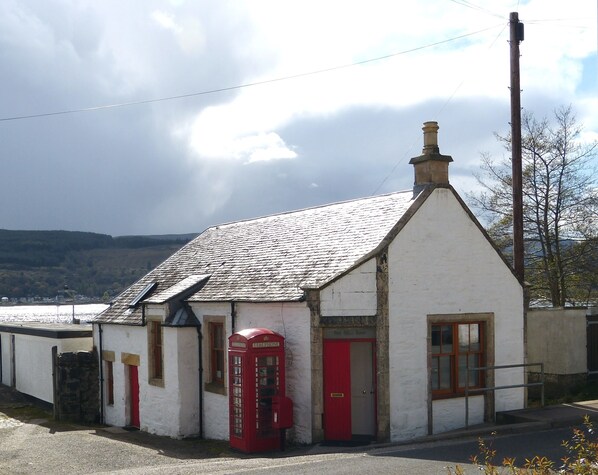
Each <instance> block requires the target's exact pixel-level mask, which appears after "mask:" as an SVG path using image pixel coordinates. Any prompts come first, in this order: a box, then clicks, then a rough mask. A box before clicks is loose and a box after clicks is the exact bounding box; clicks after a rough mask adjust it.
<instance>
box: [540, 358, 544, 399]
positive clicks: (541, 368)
mask: <svg viewBox="0 0 598 475" xmlns="http://www.w3.org/2000/svg"><path fill="white" fill-rule="evenodd" d="M540 373H541V378H542V379H541V381H542V390H541V394H542V399H541V402H540V404H541V405H542V407H544V363H540Z"/></svg>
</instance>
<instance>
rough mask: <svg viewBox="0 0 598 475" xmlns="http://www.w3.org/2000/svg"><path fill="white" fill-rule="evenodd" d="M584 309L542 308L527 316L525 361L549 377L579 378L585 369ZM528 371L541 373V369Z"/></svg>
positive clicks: (586, 366)
mask: <svg viewBox="0 0 598 475" xmlns="http://www.w3.org/2000/svg"><path fill="white" fill-rule="evenodd" d="M586 313H587V311H586V309H585V308H575V309H574V308H542V309H533V310H530V311H529V312H528V313H527V345H528V346H527V359H528V361H529V362H530V363H544V372H545V373H549V374H560V375H565V374H580V373H585V372H586V371H587V368H588V364H587V363H588V360H587V356H588V355H587V348H586V344H587V341H586V340H587V336H586ZM529 371H532V372H540V367H539V366H535V367H530V368H529Z"/></svg>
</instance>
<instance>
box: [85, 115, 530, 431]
mask: <svg viewBox="0 0 598 475" xmlns="http://www.w3.org/2000/svg"><path fill="white" fill-rule="evenodd" d="M437 130H438V126H437V124H436V123H435V122H427V123H425V124H424V149H423V153H422V155H421V156H419V157H416V158H414V159H412V160H411V162H410V163H411V164H413V165H414V169H415V186H414V189H413V190H409V191H403V192H397V193H390V194H386V195H381V196H373V197H368V198H363V199H357V200H352V201H346V202H341V203H334V204H331V205H327V206H320V207H315V208H310V209H304V210H300V211H294V212H289V213H283V214H278V215H273V216H267V217H262V218H257V219H252V220H247V221H240V222H235V223H229V224H223V225H220V226H214V227H211V228H209V229H207V230H206V231H204V232H203V233H202V234H201V235H199V236H198V237H197V238H196V239H194V240H193V241H191V242H190V243H189V244H187V245H186V246H185V247H183V248H182V249H181V250H180V251H178V252H177V253H175V254H174V255H173V256H172V257H170V258H169V259H167V260H166V261H165V262H164V263H162V264H161V265H159V266H158V267H157V268H156V269H154V270H153V271H151V272H150V273H148V274H147V275H146V276H145V277H143V278H142V279H141V280H139V281H138V282H136V283H135V284H133V285H132V286H131V287H130V288H129V289H127V290H126V291H125V292H123V293H122V294H121V295H119V296H118V297H117V298H116V299H115V301H114V302H113V303H112V305H111V306H110V307H109V308H108V309H107V310H106V311H105V312H103V313H102V314H101V315H99V317H98V318H97V319H96V320H95V322H94V343H95V345H96V346H97V347H98V349H99V350H100V354H101V358H102V364H101V369H102V371H101V373H102V374H101V379H102V385H101V387H102V393H101V406H102V417H103V420H104V421H105V422H106V423H107V424H111V425H118V426H125V425H132V426H136V427H139V428H141V430H145V431H149V432H152V433H156V434H162V435H168V436H173V437H184V436H192V435H199V436H203V437H206V438H214V439H227V438H228V435H229V410H228V408H229V387H228V377H227V371H228V369H227V366H228V362H227V347H226V345H227V337H228V336H230V335H231V334H232V333H234V332H237V331H240V330H243V329H247V328H255V327H263V328H269V329H271V330H274V331H276V332H278V333H280V334H282V335H283V336H284V337H285V338H286V366H287V396H289V397H290V398H291V399H292V400H293V402H294V421H295V424H294V427H293V428H292V429H291V430H290V431H289V432H288V435H289V436H290V437H291V438H292V439H294V440H295V441H297V442H303V443H312V442H317V441H321V440H325V439H330V440H347V439H351V438H357V437H366V438H371V439H376V440H378V441H384V440H392V441H399V440H407V439H411V438H414V437H419V436H424V435H427V434H432V433H439V432H443V431H448V430H451V429H455V428H459V427H463V426H464V425H465V423H466V410H465V408H466V402H465V398H464V395H465V387H466V385H467V384H469V388H470V389H471V390H472V391H473V389H475V388H488V387H496V386H513V385H519V384H523V382H524V370H523V368H509V369H502V370H497V371H491V370H487V371H482V370H472V369H471V368H479V367H487V366H497V365H516V364H521V363H523V362H524V347H523V329H524V328H523V314H524V303H523V288H522V285H521V283H520V282H519V281H518V280H517V278H516V277H515V275H514V273H513V271H512V269H511V267H510V266H509V264H508V263H507V262H506V261H505V260H504V258H503V256H502V255H501V254H500V253H499V251H498V250H497V249H496V248H495V246H494V245H493V244H492V242H491V240H490V239H489V237H488V235H487V234H486V233H485V231H484V230H483V228H482V226H481V225H480V224H479V223H478V221H477V220H476V219H475V217H474V216H473V214H472V213H471V212H470V210H469V209H468V208H467V206H466V205H465V203H464V202H463V200H462V199H461V198H460V197H459V195H458V194H457V193H456V191H455V190H454V189H453V188H452V186H451V185H450V184H449V183H448V164H449V162H451V161H452V158H451V157H449V156H446V155H441V154H440V153H439V149H438V145H437ZM468 368H469V370H467V369H468ZM523 405H524V390H523V389H522V388H519V387H517V388H510V389H502V390H497V391H486V392H480V391H479V392H477V393H474V394H473V396H470V397H469V399H468V402H467V407H468V414H467V418H468V421H469V423H470V424H476V423H481V422H482V421H484V420H488V419H492V418H493V417H494V413H495V411H500V410H512V409H519V408H522V407H523Z"/></svg>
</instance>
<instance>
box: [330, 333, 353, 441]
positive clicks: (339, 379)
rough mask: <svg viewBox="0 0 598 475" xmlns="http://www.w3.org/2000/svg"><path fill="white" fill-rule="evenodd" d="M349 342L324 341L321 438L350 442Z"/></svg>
mask: <svg viewBox="0 0 598 475" xmlns="http://www.w3.org/2000/svg"><path fill="white" fill-rule="evenodd" d="M350 362H351V342H350V341H347V340H324V438H325V439H326V440H351V435H352V434H351V364H350Z"/></svg>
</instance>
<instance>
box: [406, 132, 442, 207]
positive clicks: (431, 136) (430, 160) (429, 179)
mask: <svg viewBox="0 0 598 475" xmlns="http://www.w3.org/2000/svg"><path fill="white" fill-rule="evenodd" d="M422 130H423V131H424V149H423V150H422V154H421V155H420V156H419V157H413V158H412V159H411V160H410V161H409V163H410V164H411V165H413V168H414V172H415V182H414V184H413V195H414V196H415V195H417V194H419V193H420V192H421V191H422V190H423V189H424V188H426V187H427V186H430V185H448V184H449V179H448V166H449V163H450V162H452V161H453V158H452V157H451V156H450V155H441V154H440V150H439V148H438V122H424V126H423V127H422Z"/></svg>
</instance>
